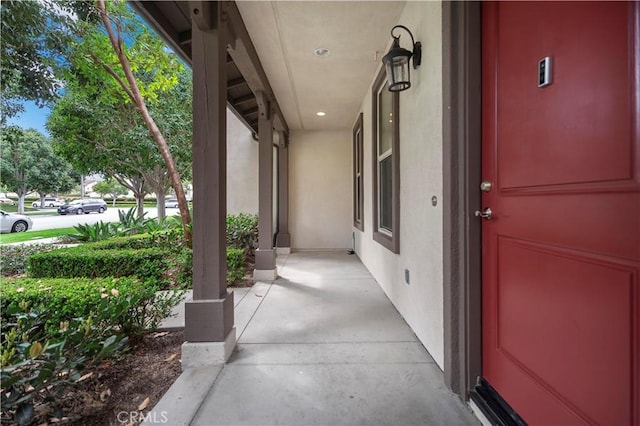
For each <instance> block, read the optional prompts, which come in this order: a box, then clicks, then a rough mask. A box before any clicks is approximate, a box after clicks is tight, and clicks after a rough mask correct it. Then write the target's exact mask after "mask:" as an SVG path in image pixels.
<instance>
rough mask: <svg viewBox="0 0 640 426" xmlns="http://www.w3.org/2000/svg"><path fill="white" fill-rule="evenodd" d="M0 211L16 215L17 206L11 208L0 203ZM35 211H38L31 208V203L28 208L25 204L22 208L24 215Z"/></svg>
mask: <svg viewBox="0 0 640 426" xmlns="http://www.w3.org/2000/svg"><path fill="white" fill-rule="evenodd" d="M0 210H4V211H5V212H7V213H17V212H18V205H15V206H12V205H11V204H4V203H0ZM37 211H38V209H34V208H33V207H31V203H29V207H27V204H26V203H25V206H24V212H25V214H27V213H31V212H37Z"/></svg>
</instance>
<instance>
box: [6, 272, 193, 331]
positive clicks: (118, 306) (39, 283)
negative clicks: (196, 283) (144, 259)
mask: <svg viewBox="0 0 640 426" xmlns="http://www.w3.org/2000/svg"><path fill="white" fill-rule="evenodd" d="M158 289H159V288H158V286H157V285H155V283H154V282H153V281H142V280H140V279H138V278H135V277H122V278H113V277H108V278H98V279H89V278H73V279H60V278H40V279H36V278H18V279H5V280H3V283H2V289H1V290H0V308H1V312H3V315H4V313H5V312H12V311H14V310H16V308H18V307H19V308H20V309H22V310H24V308H25V307H29V309H42V308H45V309H46V310H47V318H46V319H45V325H46V328H47V329H48V330H50V332H52V333H55V332H56V331H57V330H58V329H59V328H60V327H61V324H63V323H65V322H68V321H71V320H72V319H73V318H88V317H89V316H90V315H92V316H94V317H101V318H106V319H107V321H108V322H109V323H110V325H111V326H117V327H118V328H119V329H120V330H121V331H122V332H123V333H125V334H126V335H128V336H129V337H134V338H135V337H137V336H139V335H140V334H142V333H143V332H144V331H145V330H146V329H149V328H151V329H152V328H155V327H156V326H157V324H158V322H159V321H161V320H162V319H163V318H165V317H166V316H167V315H169V313H170V312H171V308H172V307H173V306H174V305H175V304H177V303H178V301H179V300H180V299H181V298H182V297H183V292H162V293H159V294H158V295H157V294H156V291H157V290H158ZM105 311H108V312H109V313H110V314H109V315H104V312H105Z"/></svg>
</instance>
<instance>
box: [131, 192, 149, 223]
mask: <svg viewBox="0 0 640 426" xmlns="http://www.w3.org/2000/svg"><path fill="white" fill-rule="evenodd" d="M145 195H146V194H142V195H140V194H136V193H134V194H133V196H134V197H136V213H137V214H138V217H142V215H143V214H144V196H145Z"/></svg>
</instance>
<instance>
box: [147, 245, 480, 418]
mask: <svg viewBox="0 0 640 426" xmlns="http://www.w3.org/2000/svg"><path fill="white" fill-rule="evenodd" d="M278 264H279V275H280V276H279V278H278V279H277V280H275V281H273V282H272V283H264V282H259V283H256V284H255V285H254V286H253V287H252V288H251V289H237V290H235V291H236V294H235V302H236V307H235V314H236V329H237V336H238V344H237V347H236V350H235V352H234V353H233V355H232V356H231V358H230V359H229V362H228V363H227V364H226V365H225V366H220V367H211V368H201V369H192V370H187V371H184V372H183V374H182V375H181V376H180V378H179V379H178V380H177V381H176V383H175V384H174V385H173V386H172V388H171V389H170V390H169V391H168V392H167V394H166V395H165V396H164V397H163V399H162V400H161V401H160V402H159V403H158V404H157V405H156V407H155V408H154V410H153V411H152V413H150V416H148V417H147V419H148V420H155V423H154V422H152V421H148V422H147V423H146V424H157V423H159V422H161V420H164V421H163V423H164V424H170V425H189V424H190V425H478V424H480V423H479V421H478V420H477V419H476V418H475V417H474V416H473V415H472V414H471V411H470V409H469V408H468V407H467V406H465V405H464V404H463V403H462V402H461V401H460V400H459V399H458V398H457V397H456V396H455V395H454V394H453V393H451V392H450V391H449V390H448V389H447V388H446V387H445V385H444V382H443V377H442V372H441V370H440V369H439V367H438V366H437V365H436V364H435V362H434V361H433V359H432V358H431V357H430V356H429V354H428V353H427V351H426V350H425V349H424V347H423V346H422V345H421V344H420V342H419V341H418V340H417V339H416V337H415V336H414V334H413V333H412V331H411V329H410V328H409V326H408V325H407V324H406V323H405V321H404V320H403V319H402V317H401V316H400V314H398V312H397V311H396V309H395V308H394V307H393V305H392V304H391V302H390V301H389V300H388V299H387V297H386V296H385V294H384V293H383V291H382V290H381V289H380V287H379V286H378V284H377V283H376V281H375V280H374V279H373V277H372V276H371V274H370V273H369V271H368V270H367V269H366V268H365V267H364V265H363V264H362V263H361V262H360V260H359V259H358V258H357V257H356V256H349V255H348V254H346V253H344V252H340V253H338V252H297V253H292V254H290V255H287V256H281V257H279V258H278ZM174 321H178V322H179V321H180V319H177V320H174ZM167 325H169V324H167ZM172 325H173V326H179V324H178V323H175V322H174V323H173V324H172Z"/></svg>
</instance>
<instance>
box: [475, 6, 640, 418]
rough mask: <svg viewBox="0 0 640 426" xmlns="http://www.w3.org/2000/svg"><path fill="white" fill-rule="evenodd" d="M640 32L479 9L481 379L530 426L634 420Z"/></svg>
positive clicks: (527, 12)
mask: <svg viewBox="0 0 640 426" xmlns="http://www.w3.org/2000/svg"><path fill="white" fill-rule="evenodd" d="M639 22H640V18H639V11H638V5H637V4H633V3H621V2H601V3H595V2H590V3H589V2H588V3H575V2H566V3H560V2H499V3H483V153H482V156H483V158H482V162H483V180H489V181H491V182H492V183H493V187H492V189H491V191H490V192H489V193H483V200H482V201H483V206H482V207H491V209H492V211H493V217H492V218H491V219H490V220H485V221H483V229H482V232H483V376H484V377H485V379H486V380H487V381H488V382H489V383H490V384H491V385H492V386H493V387H494V388H495V389H496V390H497V391H498V392H499V393H500V394H501V396H502V397H503V398H504V399H505V400H506V401H507V402H508V403H509V404H510V405H511V406H512V408H514V410H515V411H516V412H518V414H520V416H521V417H522V418H523V419H524V420H525V421H526V422H528V423H529V424H531V425H534V424H545V425H549V424H553V425H555V424H562V425H570V424H638V423H640V412H639V410H640V402H639V399H640V363H639V358H640V348H639V345H640V314H639V311H640V284H639V275H640V171H639V161H638V155H639V152H640V146H639V142H638V141H639V133H640V131H639V130H638V126H639V119H638V113H639V111H638V102H640V100H639V96H638V91H639V87H638V81H639V80H640V77H639V74H640V73H639V67H638V62H637V61H638V54H637V51H638V49H639V48H640V46H639V45H640V42H639V41H638V40H639V38H638V37H639V35H640V34H638V28H639V27H640V24H639ZM547 56H550V57H551V58H552V63H553V67H552V78H553V80H552V81H553V82H552V84H551V85H550V86H547V87H544V88H539V87H537V67H538V61H540V60H541V59H543V58H544V57H547Z"/></svg>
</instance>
